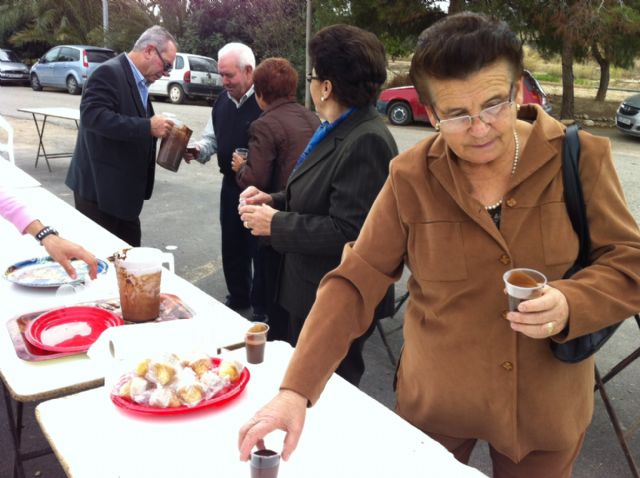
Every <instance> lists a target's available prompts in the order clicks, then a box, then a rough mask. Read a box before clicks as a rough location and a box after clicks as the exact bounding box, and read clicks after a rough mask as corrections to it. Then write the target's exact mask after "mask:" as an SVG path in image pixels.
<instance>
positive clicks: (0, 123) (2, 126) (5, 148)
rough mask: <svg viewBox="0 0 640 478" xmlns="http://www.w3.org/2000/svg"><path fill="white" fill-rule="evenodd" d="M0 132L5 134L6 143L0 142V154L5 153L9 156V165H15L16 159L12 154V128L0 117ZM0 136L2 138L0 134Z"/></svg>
mask: <svg viewBox="0 0 640 478" xmlns="http://www.w3.org/2000/svg"><path fill="white" fill-rule="evenodd" d="M0 130H4V131H6V132H7V142H6V143H3V142H2V141H0V153H3V152H6V153H7V154H8V156H9V161H10V162H11V164H16V158H15V156H14V154H13V127H12V126H11V125H10V124H9V122H8V121H7V120H6V119H4V118H3V117H2V115H0ZM0 136H4V135H2V134H0Z"/></svg>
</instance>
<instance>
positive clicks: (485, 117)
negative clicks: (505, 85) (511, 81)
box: [433, 85, 515, 133]
mask: <svg viewBox="0 0 640 478" xmlns="http://www.w3.org/2000/svg"><path fill="white" fill-rule="evenodd" d="M514 90H515V88H514V85H511V90H510V92H509V99H508V100H507V101H503V102H502V103H498V104H497V105H493V106H489V107H488V108H485V109H483V110H482V111H480V113H478V114H477V115H462V116H456V117H455V118H446V119H443V120H441V119H440V118H439V117H438V113H436V110H435V104H434V105H433V114H434V116H435V117H436V119H437V120H438V122H437V123H436V125H435V128H436V131H445V132H449V133H461V132H463V131H467V130H468V129H469V128H471V126H473V120H474V119H476V118H478V119H480V121H482V122H483V123H484V124H487V125H490V124H493V123H495V122H496V121H498V120H499V119H502V117H503V116H504V114H505V113H506V112H507V111H509V109H510V108H511V106H512V105H513V100H514Z"/></svg>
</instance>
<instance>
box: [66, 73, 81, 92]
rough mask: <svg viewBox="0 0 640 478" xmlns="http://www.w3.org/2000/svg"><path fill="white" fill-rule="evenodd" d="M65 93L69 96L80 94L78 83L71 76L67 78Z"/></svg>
mask: <svg viewBox="0 0 640 478" xmlns="http://www.w3.org/2000/svg"><path fill="white" fill-rule="evenodd" d="M67 91H68V92H69V94H70V95H77V94H79V93H80V87H79V86H78V81H77V80H76V79H75V78H74V77H73V76H70V77H69V78H67Z"/></svg>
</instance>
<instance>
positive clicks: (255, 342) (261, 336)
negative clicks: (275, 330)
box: [244, 322, 269, 364]
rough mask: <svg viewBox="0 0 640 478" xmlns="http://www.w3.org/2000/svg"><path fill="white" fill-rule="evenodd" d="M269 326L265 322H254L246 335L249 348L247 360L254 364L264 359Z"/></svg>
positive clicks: (245, 339) (246, 344)
mask: <svg viewBox="0 0 640 478" xmlns="http://www.w3.org/2000/svg"><path fill="white" fill-rule="evenodd" d="M268 331H269V326H268V325H267V324H265V323H264V322H252V323H251V327H250V328H249V330H247V333H246V334H245V337H244V343H245V348H246V349H247V362H249V363H252V364H258V363H262V362H263V361H264V349H265V347H266V345H267V332H268Z"/></svg>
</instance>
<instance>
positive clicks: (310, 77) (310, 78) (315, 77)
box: [307, 73, 320, 83]
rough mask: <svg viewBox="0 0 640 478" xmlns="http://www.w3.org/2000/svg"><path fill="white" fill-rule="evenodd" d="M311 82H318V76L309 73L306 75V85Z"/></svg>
mask: <svg viewBox="0 0 640 478" xmlns="http://www.w3.org/2000/svg"><path fill="white" fill-rule="evenodd" d="M312 80H318V81H320V77H319V76H314V75H312V74H311V73H309V74H308V75H307V83H311V81H312Z"/></svg>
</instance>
